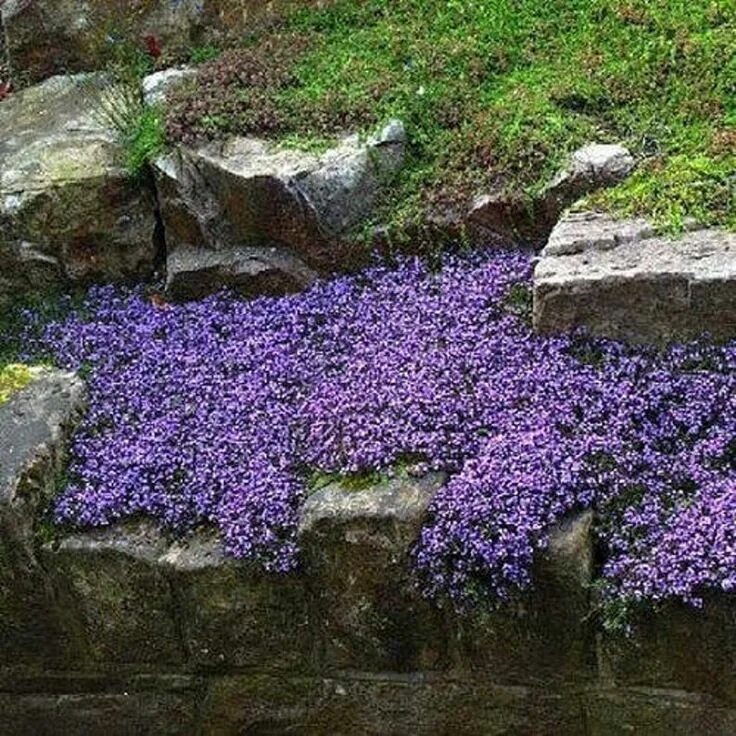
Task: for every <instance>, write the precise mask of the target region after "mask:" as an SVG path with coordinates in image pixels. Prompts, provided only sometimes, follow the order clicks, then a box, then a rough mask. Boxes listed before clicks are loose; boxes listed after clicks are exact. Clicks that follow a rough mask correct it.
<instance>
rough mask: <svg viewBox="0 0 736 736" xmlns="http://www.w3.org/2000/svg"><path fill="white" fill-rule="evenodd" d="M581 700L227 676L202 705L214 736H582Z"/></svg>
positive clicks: (416, 684)
mask: <svg viewBox="0 0 736 736" xmlns="http://www.w3.org/2000/svg"><path fill="white" fill-rule="evenodd" d="M582 706H583V702H582V698H580V697H578V696H577V695H576V694H575V693H565V694H561V693H551V692H543V691H535V690H532V689H529V688H514V687H502V686H496V685H492V684H490V683H483V684H482V685H481V684H473V683H467V682H457V681H454V680H450V681H446V680H445V681H443V680H435V679H431V678H421V677H401V676H396V675H393V676H384V677H381V676H373V677H362V678H360V677H355V678H340V677H335V678H329V679H317V678H283V677H279V678H274V677H268V676H266V677H264V676H253V675H250V676H241V677H225V678H222V679H221V680H219V681H218V682H216V683H213V686H212V688H211V689H210V691H209V693H208V695H207V697H206V698H205V700H204V702H203V705H202V727H203V729H204V731H205V732H206V733H213V734H243V733H254V734H286V733H298V734H305V735H306V734H314V735H315V736H316V735H317V734H340V735H341V736H342V735H345V736H347V735H348V734H361V736H399V735H400V734H408V733H410V734H417V735H418V736H437V735H438V734H453V735H454V734H457V735H458V736H477V735H478V734H483V736H494V735H496V734H498V735H499V736H500V734H530V735H531V734H533V735H534V736H558V735H559V734H565V736H582V735H583V734H588V733H590V732H589V731H587V730H586V728H585V719H584V714H583V707H582Z"/></svg>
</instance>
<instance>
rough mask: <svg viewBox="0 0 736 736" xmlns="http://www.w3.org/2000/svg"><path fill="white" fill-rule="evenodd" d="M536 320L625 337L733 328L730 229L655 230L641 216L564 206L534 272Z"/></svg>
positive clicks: (735, 279)
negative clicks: (617, 215)
mask: <svg viewBox="0 0 736 736" xmlns="http://www.w3.org/2000/svg"><path fill="white" fill-rule="evenodd" d="M534 327H535V329H536V330H537V331H539V332H542V333H549V332H556V331H563V330H569V329H572V328H575V327H586V328H588V329H589V330H590V331H591V332H593V333H595V334H597V335H602V336H606V337H612V338H615V339H622V340H628V341H631V342H640V343H641V342H643V343H663V342H667V341H669V340H673V339H675V340H676V339H691V338H695V337H697V336H699V335H700V334H702V333H703V332H708V333H710V334H711V335H712V336H713V337H714V338H716V339H729V338H732V337H734V336H736V234H734V233H730V232H727V231H725V230H721V229H717V228H711V229H691V230H689V231H687V232H685V233H683V235H682V236H681V237H680V238H670V237H665V236H660V235H657V234H655V232H654V229H653V228H652V227H651V225H650V224H649V223H647V222H646V221H643V220H616V219H614V218H612V217H611V216H610V215H607V214H602V213H597V212H577V213H568V214H566V215H565V216H563V218H562V219H561V220H560V222H559V223H558V225H557V227H556V228H555V229H554V231H553V232H552V235H551V236H550V238H549V242H548V244H547V246H546V247H545V248H544V250H543V251H542V253H541V257H540V259H539V262H538V264H537V267H536V269H535V272H534Z"/></svg>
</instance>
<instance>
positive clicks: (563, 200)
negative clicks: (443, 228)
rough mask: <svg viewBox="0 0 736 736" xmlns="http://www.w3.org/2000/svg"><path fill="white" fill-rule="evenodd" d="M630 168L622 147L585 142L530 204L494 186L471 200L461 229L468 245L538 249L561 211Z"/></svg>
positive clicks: (615, 181) (620, 178)
mask: <svg viewBox="0 0 736 736" xmlns="http://www.w3.org/2000/svg"><path fill="white" fill-rule="evenodd" d="M634 165H635V162H634V159H633V157H632V155H631V154H630V153H629V151H628V150H627V149H625V148H624V147H623V146H619V145H615V144H604V143H589V144H588V145H586V146H583V147H582V148H580V149H578V150H577V151H575V153H573V154H572V156H570V160H569V161H568V163H567V165H566V166H565V167H564V168H563V169H562V170H561V171H559V172H558V173H557V175H556V176H555V178H554V179H553V180H552V181H551V182H550V183H549V184H548V185H547V186H546V187H545V188H544V189H543V191H542V192H541V194H540V195H539V197H538V198H536V199H532V198H529V197H525V196H524V195H523V194H521V193H519V192H513V191H511V192H510V191H508V190H507V189H506V188H504V187H503V185H502V184H500V183H499V185H498V188H497V189H495V190H493V191H490V192H486V193H484V194H482V195H480V196H479V197H477V198H476V199H475V200H474V202H473V204H472V205H471V207H470V210H469V211H468V213H467V215H466V218H465V228H466V230H467V231H468V233H469V235H470V238H471V240H472V241H473V242H490V243H493V244H501V245H506V246H508V245H511V244H514V243H521V244H530V245H533V246H539V245H543V244H544V242H545V240H546V239H547V237H548V236H549V233H550V231H551V230H552V228H553V227H554V225H555V223H556V222H557V220H558V219H559V217H560V215H561V214H562V212H563V211H564V210H565V208H567V207H569V206H570V205H571V204H573V203H574V202H576V201H577V200H578V199H580V198H582V197H584V196H586V195H587V194H591V193H592V192H595V191H596V190H599V189H605V188H607V187H612V186H615V185H616V184H619V183H620V182H621V181H623V180H624V179H625V178H626V177H627V176H628V175H629V174H630V173H631V171H632V170H633V169H634ZM499 239H500V243H499Z"/></svg>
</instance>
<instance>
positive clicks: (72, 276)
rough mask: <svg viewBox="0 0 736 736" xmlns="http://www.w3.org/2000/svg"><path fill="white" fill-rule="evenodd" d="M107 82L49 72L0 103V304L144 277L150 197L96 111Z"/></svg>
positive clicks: (151, 254) (151, 243)
mask: <svg viewBox="0 0 736 736" xmlns="http://www.w3.org/2000/svg"><path fill="white" fill-rule="evenodd" d="M103 88H104V83H103V81H102V79H101V78H95V77H91V78H90V77H81V76H68V77H54V78H52V79H49V80H48V81H46V82H44V83H43V84H40V85H38V86H36V87H31V88H29V89H26V90H24V91H22V92H19V93H16V94H14V95H11V97H9V98H8V99H7V100H5V101H4V102H2V103H0V130H2V131H3V135H2V137H0V304H2V303H3V302H7V301H8V300H9V299H10V298H11V296H17V295H19V294H22V293H25V292H30V291H35V290H46V289H49V288H52V287H54V286H59V285H67V284H69V283H88V282H92V281H122V280H129V279H138V278H143V277H146V276H148V275H150V274H151V273H152V271H153V268H154V262H155V258H156V243H155V237H154V236H155V228H156V220H155V201H154V197H153V193H152V191H151V190H149V189H148V188H147V187H146V186H145V185H142V184H141V182H138V181H133V180H132V179H131V178H130V177H129V176H128V173H127V171H126V170H125V167H124V165H123V162H122V151H121V148H120V146H119V144H118V143H117V141H116V139H115V136H114V134H112V133H111V132H110V131H107V130H105V129H104V128H103V127H102V126H101V124H100V122H99V119H98V116H97V115H96V114H95V110H96V109H99V105H100V101H101V99H102V96H103V94H105V93H104V92H103Z"/></svg>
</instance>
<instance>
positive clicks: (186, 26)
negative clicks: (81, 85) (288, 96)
mask: <svg viewBox="0 0 736 736" xmlns="http://www.w3.org/2000/svg"><path fill="white" fill-rule="evenodd" d="M305 2H309V3H310V4H312V5H320V4H323V3H322V0H299V1H298V2H296V0H266V1H265V2H264V0H177V1H176V2H172V0H94V2H89V0H5V2H4V3H3V4H2V7H1V8H0V9H1V11H2V20H3V24H4V27H5V35H6V42H7V52H8V56H9V59H10V64H11V70H12V72H13V75H14V77H15V79H16V82H17V83H22V82H23V83H33V82H37V81H40V80H42V79H45V78H46V77H49V76H52V75H54V74H61V73H66V72H68V71H89V70H93V69H97V68H100V67H101V66H102V65H103V64H104V61H105V57H106V55H107V54H108V53H109V51H107V47H106V43H105V38H106V36H107V35H108V34H111V33H116V34H124V35H125V36H127V37H128V38H129V39H130V40H133V41H135V40H141V41H142V39H143V38H144V37H145V36H147V35H153V36H155V37H156V38H158V39H159V42H160V44H161V46H162V47H163V50H164V52H165V54H166V55H167V56H168V57H171V58H177V57H182V56H186V54H187V52H188V51H189V50H190V49H191V48H192V47H194V46H198V45H201V44H204V43H208V42H224V41H226V40H227V39H228V38H232V39H241V38H242V37H243V35H244V34H246V33H248V32H250V33H252V32H255V31H257V30H258V29H259V28H262V27H263V26H264V25H265V24H268V23H271V22H273V21H275V20H277V19H279V18H281V17H283V16H284V14H285V13H287V12H288V11H289V10H290V9H291V8H292V7H294V6H295V5H304V4H305Z"/></svg>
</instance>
